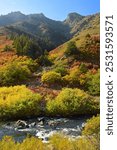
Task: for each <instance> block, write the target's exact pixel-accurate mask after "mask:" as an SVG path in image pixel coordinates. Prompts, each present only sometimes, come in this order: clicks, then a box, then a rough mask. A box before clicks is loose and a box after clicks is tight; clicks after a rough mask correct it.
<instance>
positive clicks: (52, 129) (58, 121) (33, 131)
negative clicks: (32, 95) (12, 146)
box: [0, 117, 88, 142]
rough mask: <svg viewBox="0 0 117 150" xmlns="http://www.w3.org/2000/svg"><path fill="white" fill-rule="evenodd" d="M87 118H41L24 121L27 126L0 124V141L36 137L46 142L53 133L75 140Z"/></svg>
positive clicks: (14, 123)
mask: <svg viewBox="0 0 117 150" xmlns="http://www.w3.org/2000/svg"><path fill="white" fill-rule="evenodd" d="M87 119H88V118H86V117H85V118H83V117H80V118H47V117H46V118H44V121H43V119H42V117H41V118H35V119H28V120H25V122H26V124H27V126H25V127H21V126H18V125H16V124H17V122H16V121H12V122H10V121H9V122H1V123H0V139H2V138H3V136H6V135H8V136H12V137H13V138H14V139H15V141H18V142H21V141H22V140H23V139H25V138H26V137H27V136H37V137H38V138H41V139H42V140H43V141H45V142H46V141H48V139H49V137H50V136H51V135H53V134H54V133H62V134H64V135H66V136H69V137H70V138H77V137H79V136H80V135H81V130H82V128H83V127H84V125H85V122H86V120H87Z"/></svg>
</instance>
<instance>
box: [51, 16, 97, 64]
mask: <svg viewBox="0 0 117 150" xmlns="http://www.w3.org/2000/svg"><path fill="white" fill-rule="evenodd" d="M99 22H100V17H99V14H96V15H93V16H88V17H85V18H83V19H82V20H81V21H80V22H79V23H78V24H77V25H76V28H75V26H73V28H72V27H71V32H73V31H74V33H76V34H75V35H74V36H73V38H71V39H70V40H69V41H67V42H66V43H64V44H62V45H60V46H59V47H57V48H55V49H54V50H52V51H51V52H50V58H51V59H52V60H53V61H54V63H55V64H57V65H58V64H60V63H62V64H66V63H70V66H72V65H74V63H75V62H78V61H80V62H81V61H82V62H85V63H92V64H96V65H98V66H99V60H100V59H99V57H100V24H99ZM85 23H86V24H85ZM89 25H90V26H89ZM80 27H81V31H80V32H79V31H78V32H77V29H79V28H80ZM74 29H76V30H74ZM71 41H73V42H75V44H76V46H77V49H78V51H80V53H81V54H80V55H77V56H75V59H74V58H73V57H72V56H71V57H69V58H68V57H66V56H65V51H66V49H67V47H68V43H70V42H71Z"/></svg>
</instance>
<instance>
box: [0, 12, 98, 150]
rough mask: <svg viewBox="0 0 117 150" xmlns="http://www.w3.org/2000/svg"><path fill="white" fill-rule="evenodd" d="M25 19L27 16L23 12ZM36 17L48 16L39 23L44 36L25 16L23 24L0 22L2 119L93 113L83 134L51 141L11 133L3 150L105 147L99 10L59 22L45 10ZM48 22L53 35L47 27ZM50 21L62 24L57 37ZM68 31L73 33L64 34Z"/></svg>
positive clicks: (0, 147)
mask: <svg viewBox="0 0 117 150" xmlns="http://www.w3.org/2000/svg"><path fill="white" fill-rule="evenodd" d="M18 14H19V12H17V13H14V15H16V16H17V15H18ZM10 15H11V16H12V13H11V14H10ZM20 17H21V18H24V17H25V19H26V18H27V16H25V15H23V14H20ZM35 17H37V18H39V19H40V18H41V19H42V20H41V21H42V22H41V21H40V23H39V22H38V23H37V26H38V28H39V29H40V30H39V31H40V32H39V35H37V34H36V32H35V30H34V32H35V33H33V32H32V28H33V27H32V28H30V30H29V20H28V19H29V18H27V23H26V22H25V23H24V22H23V20H22V19H21V18H20V21H21V24H19V23H18V22H17V20H16V22H15V25H13V26H12V24H10V23H9V25H8V24H7V26H5V22H4V25H1V24H0V26H1V27H0V120H1V121H6V120H17V119H22V118H33V117H37V116H48V117H58V116H59V117H80V116H88V115H90V116H93V117H92V118H91V119H89V120H87V122H86V125H85V127H84V129H83V130H82V135H81V137H80V138H77V139H72V140H71V139H69V138H68V137H66V136H65V135H59V134H55V135H53V136H52V137H51V138H50V140H49V143H47V144H45V143H43V142H42V141H41V140H39V139H38V138H36V137H27V138H26V139H25V140H23V142H21V143H18V142H15V141H14V139H13V138H12V137H9V136H5V137H4V138H3V139H2V140H1V141H0V150H9V149H12V150H20V149H21V150H32V149H34V150H65V149H67V150H99V134H100V123H99V122H100V117H99V112H100V106H99V95H100V69H99V54H100V52H99V46H100V38H99V14H96V15H92V16H86V17H83V16H81V15H79V14H69V16H68V18H67V19H66V20H65V21H64V22H58V24H57V22H54V21H52V20H49V19H48V18H46V17H45V16H44V15H42V14H41V15H39V16H38V15H37V16H35ZM16 18H17V17H16ZM73 18H74V22H73V24H72V25H71V21H70V20H73ZM0 19H1V17H0ZM43 20H45V22H46V24H47V27H46V28H48V33H46V34H47V35H48V36H49V35H50V36H49V37H48V38H46V35H44V33H45V32H44V31H43V30H42V29H41V26H42V24H43V23H44V21H43ZM50 22H51V24H54V25H55V24H56V25H57V26H56V28H57V29H56V30H57V31H58V32H57V33H56V34H57V35H54V34H55V33H53V30H50ZM12 23H14V22H12ZM23 23H24V27H25V28H24V29H23ZM33 23H34V24H35V20H33V17H32V24H33ZM86 23H89V24H90V26H91V27H90V26H89V24H88V25H86ZM30 27H31V25H30ZM60 27H61V28H60ZM68 27H69V28H68ZM53 28H55V26H53ZM76 28H78V29H79V31H78V30H77V29H76ZM63 30H64V32H63ZM27 31H28V32H27ZM59 31H60V33H61V34H59ZM62 32H63V33H64V35H68V36H67V37H64V36H63V35H62ZM42 33H43V34H42ZM66 33H67V34H66ZM42 35H43V36H42ZM41 36H42V39H40V37H41ZM53 37H58V39H57V38H56V39H53ZM36 38H37V39H36ZM59 39H61V40H60V41H59ZM57 41H58V42H57ZM64 42H65V43H64ZM45 43H46V44H45ZM61 44H62V45H61ZM58 45H59V46H58ZM52 49H53V50H52Z"/></svg>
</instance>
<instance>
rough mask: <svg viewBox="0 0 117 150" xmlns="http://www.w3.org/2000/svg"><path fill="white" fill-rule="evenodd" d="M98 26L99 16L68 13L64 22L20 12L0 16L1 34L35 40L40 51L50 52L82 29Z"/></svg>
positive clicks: (41, 15)
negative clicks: (26, 36)
mask: <svg viewBox="0 0 117 150" xmlns="http://www.w3.org/2000/svg"><path fill="white" fill-rule="evenodd" d="M95 20H98V21H97V24H99V14H96V15H90V16H82V15H80V14H77V13H70V14H69V15H68V17H67V18H66V19H65V20H64V21H55V20H52V19H49V18H47V17H45V16H44V15H43V14H42V13H41V14H31V15H24V14H22V13H21V12H12V13H9V14H8V15H4V16H0V33H1V34H4V33H5V34H7V35H9V34H10V35H12V34H15V35H16V34H18V35H21V34H25V35H28V36H29V37H31V38H34V39H36V40H37V41H38V42H39V43H43V44H41V45H45V46H44V47H42V49H47V50H51V49H53V48H55V47H57V46H59V45H60V44H62V43H64V42H66V41H68V40H70V39H71V38H72V37H73V36H74V35H75V34H77V33H79V32H81V31H83V30H84V29H88V28H92V27H94V24H96V22H95Z"/></svg>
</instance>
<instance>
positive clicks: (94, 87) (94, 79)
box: [86, 70, 100, 95]
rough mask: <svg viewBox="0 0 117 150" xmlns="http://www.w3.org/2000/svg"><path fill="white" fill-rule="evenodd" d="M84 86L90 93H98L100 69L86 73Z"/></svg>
mask: <svg viewBox="0 0 117 150" xmlns="http://www.w3.org/2000/svg"><path fill="white" fill-rule="evenodd" d="M86 88H87V90H88V91H89V93H90V94H91V95H100V70H98V72H97V73H96V74H92V73H91V72H89V73H87V81H86Z"/></svg>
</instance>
